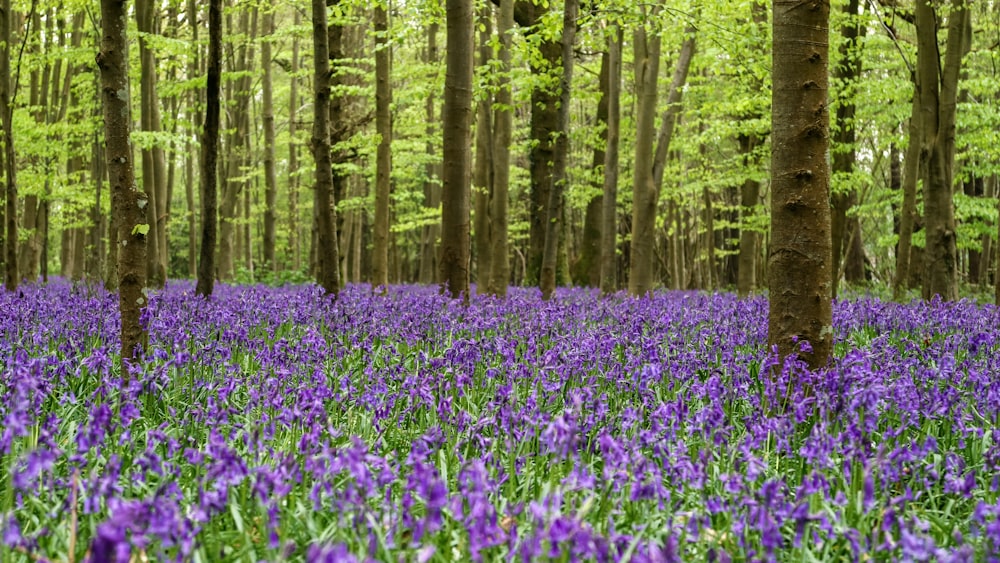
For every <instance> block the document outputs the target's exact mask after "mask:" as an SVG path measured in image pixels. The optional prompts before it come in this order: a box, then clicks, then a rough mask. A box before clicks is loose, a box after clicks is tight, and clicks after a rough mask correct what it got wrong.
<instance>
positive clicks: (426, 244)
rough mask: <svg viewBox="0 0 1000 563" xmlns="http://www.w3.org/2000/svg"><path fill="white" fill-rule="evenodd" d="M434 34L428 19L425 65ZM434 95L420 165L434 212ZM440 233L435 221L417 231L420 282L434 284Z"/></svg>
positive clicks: (431, 59) (434, 57)
mask: <svg viewBox="0 0 1000 563" xmlns="http://www.w3.org/2000/svg"><path fill="white" fill-rule="evenodd" d="M437 33H438V24H437V22H432V23H431V24H430V25H428V26H427V50H426V52H425V53H424V63H426V64H428V65H432V64H437V62H438V47H437ZM435 74H436V73H432V75H431V76H430V77H428V80H433V79H434V75H435ZM436 98H437V96H436V95H435V94H434V90H433V89H431V91H430V92H428V94H427V100H426V102H425V111H426V114H427V120H426V134H427V139H428V140H427V156H428V161H427V164H426V165H424V176H425V177H424V209H425V210H434V211H437V208H438V206H439V205H440V204H441V195H440V190H441V188H440V186H439V185H438V183H437V182H436V181H435V180H434V179H435V177H440V174H439V173H438V168H439V166H438V165H437V164H436V163H435V162H434V158H435V157H436V156H437V155H438V154H440V153H439V152H438V149H437V146H436V144H435V143H434V141H433V139H434V138H436V135H437V129H436V125H437V120H436V119H435V117H434V105H435V101H436ZM440 233H441V226H440V224H438V223H436V222H435V223H432V224H430V225H426V226H425V227H424V228H423V231H422V233H421V241H420V246H421V252H420V275H419V278H418V279H419V280H420V283H423V284H431V283H434V281H435V278H436V273H437V271H438V263H437V239H438V236H439V235H440Z"/></svg>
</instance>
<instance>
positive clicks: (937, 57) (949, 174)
mask: <svg viewBox="0 0 1000 563" xmlns="http://www.w3.org/2000/svg"><path fill="white" fill-rule="evenodd" d="M949 4H950V5H949V10H948V39H947V51H946V53H945V57H944V60H943V61H942V60H941V54H940V50H939V47H938V40H937V34H938V30H939V26H938V22H939V21H940V20H941V15H940V14H938V13H937V10H936V9H935V8H934V6H932V5H931V4H930V3H929V2H924V1H920V2H917V6H916V8H915V10H914V19H915V23H916V26H917V91H918V92H919V94H920V114H921V119H920V130H921V135H920V147H921V148H920V152H921V154H922V155H923V156H924V158H925V160H924V163H923V164H924V166H923V167H922V168H921V170H922V179H923V183H924V222H925V223H924V232H925V244H924V252H925V253H924V285H923V297H924V299H930V298H932V297H933V296H935V295H940V296H941V298H942V299H944V300H946V301H947V300H954V299H957V298H958V250H957V248H956V244H955V238H956V234H955V203H954V201H953V199H952V198H953V197H954V193H953V186H952V183H953V181H954V175H955V174H954V165H955V114H956V109H957V103H958V79H959V76H960V74H961V70H962V57H963V56H964V55H965V53H966V52H967V51H968V48H969V39H968V38H969V36H971V24H970V21H969V9H968V5H967V3H966V2H965V1H964V0H955V1H953V2H950V3H949ZM910 142H913V140H912V139H911V140H910Z"/></svg>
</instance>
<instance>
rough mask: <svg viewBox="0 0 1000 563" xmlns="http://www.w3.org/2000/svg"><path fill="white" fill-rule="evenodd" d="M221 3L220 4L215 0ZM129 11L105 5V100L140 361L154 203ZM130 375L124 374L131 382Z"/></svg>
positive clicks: (123, 283) (126, 306) (125, 327)
mask: <svg viewBox="0 0 1000 563" xmlns="http://www.w3.org/2000/svg"><path fill="white" fill-rule="evenodd" d="M215 1H218V0H215ZM127 14H128V10H127V7H126V1H125V0H101V30H102V39H101V50H100V52H99V53H98V54H97V66H98V68H99V69H100V71H101V100H102V105H103V108H104V131H105V133H104V140H105V147H106V154H107V159H108V178H109V179H110V180H111V206H112V212H113V213H114V215H115V216H116V217H117V224H118V244H119V249H118V289H119V293H118V311H119V313H120V315H121V358H122V363H123V364H124V365H126V366H127V365H128V364H129V363H130V362H132V361H135V360H136V359H137V358H138V356H139V353H140V351H141V349H142V348H143V347H144V346H145V342H146V331H145V328H144V327H143V325H142V323H141V322H140V320H139V315H140V314H141V313H142V310H143V309H144V308H145V307H146V295H145V294H144V293H143V290H144V289H145V286H146V236H147V234H148V233H149V225H148V224H146V223H144V218H145V215H146V206H148V205H149V198H148V197H147V196H146V194H145V193H143V192H141V191H139V186H138V185H137V184H136V182H135V171H134V164H133V158H132V142H131V108H130V104H129V79H128V41H127V38H126V30H127V29H128V23H127V22H128V19H127ZM128 375H129V370H128V369H127V368H126V369H124V370H123V379H124V381H125V382H126V383H127V382H128Z"/></svg>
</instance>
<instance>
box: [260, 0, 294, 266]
mask: <svg viewBox="0 0 1000 563" xmlns="http://www.w3.org/2000/svg"><path fill="white" fill-rule="evenodd" d="M263 9H264V29H263V35H264V37H263V40H262V41H261V45H260V64H261V66H262V67H263V69H264V77H263V83H262V85H261V89H262V90H263V98H264V99H263V107H262V114H263V115H262V117H263V121H264V206H265V208H264V269H266V270H270V271H272V272H277V271H278V262H277V260H276V258H275V246H276V245H277V238H278V236H277V211H278V175H277V172H276V171H275V164H274V161H275V156H274V144H275V142H274V100H273V94H272V92H271V91H272V87H271V40H272V38H273V36H274V6H272V5H265V6H264V8H263ZM292 80H293V81H294V78H293V79H292Z"/></svg>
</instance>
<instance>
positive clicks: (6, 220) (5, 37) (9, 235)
mask: <svg viewBox="0 0 1000 563" xmlns="http://www.w3.org/2000/svg"><path fill="white" fill-rule="evenodd" d="M10 10H11V7H10V0H3V5H2V10H0V42H3V50H2V52H0V119H3V141H4V155H3V156H4V158H3V165H4V166H3V168H4V169H5V170H4V172H6V180H7V182H6V185H5V188H4V198H5V205H4V211H3V221H0V223H3V230H4V233H3V239H4V240H3V244H0V246H2V247H3V253H4V257H3V266H4V278H3V283H4V287H6V288H7V291H15V290H17V282H18V281H19V279H20V278H19V276H18V271H17V156H16V154H15V152H14V124H13V122H12V119H13V117H14V104H13V100H14V97H15V96H16V95H17V92H12V90H13V86H14V82H13V80H12V77H11V70H10V61H11V56H12V54H13V49H11V48H10V45H11V38H12V33H11V26H12V22H11V17H12V14H11V11H10Z"/></svg>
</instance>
